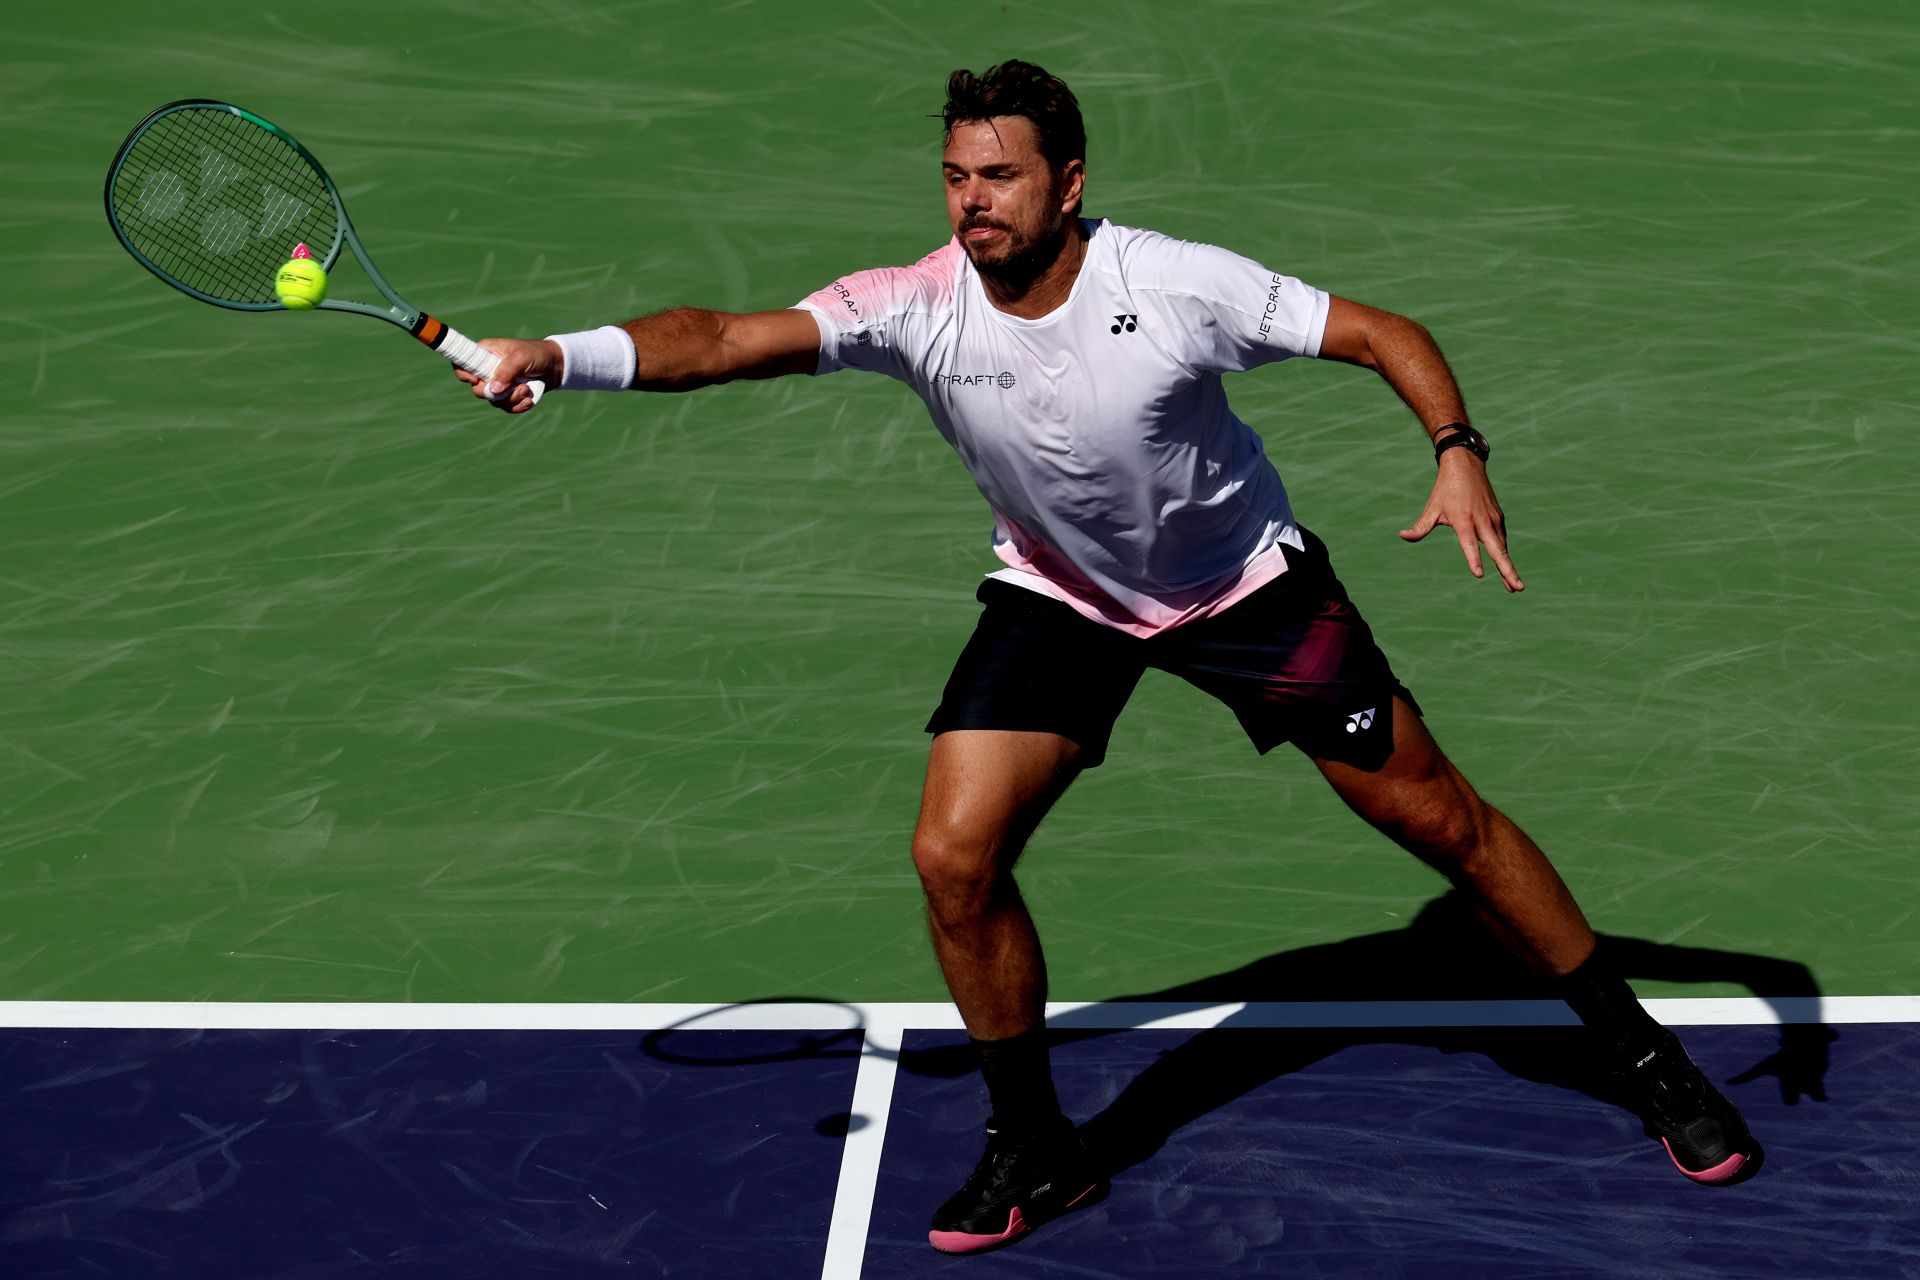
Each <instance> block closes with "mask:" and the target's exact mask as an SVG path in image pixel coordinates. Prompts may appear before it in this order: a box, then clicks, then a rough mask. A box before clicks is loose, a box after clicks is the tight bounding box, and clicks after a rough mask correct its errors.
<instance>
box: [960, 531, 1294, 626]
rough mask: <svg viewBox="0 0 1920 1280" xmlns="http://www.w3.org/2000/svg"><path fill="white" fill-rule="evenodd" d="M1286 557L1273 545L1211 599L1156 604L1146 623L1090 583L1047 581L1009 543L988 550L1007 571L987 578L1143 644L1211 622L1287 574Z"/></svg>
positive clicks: (1281, 548)
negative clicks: (1049, 598) (1173, 605)
mask: <svg viewBox="0 0 1920 1280" xmlns="http://www.w3.org/2000/svg"><path fill="white" fill-rule="evenodd" d="M1286 552H1287V546H1286V544H1285V543H1282V542H1275V543H1273V544H1272V545H1271V546H1269V547H1267V548H1266V549H1265V550H1264V551H1262V552H1260V554H1258V555H1256V556H1255V557H1254V558H1253V559H1251V560H1249V561H1248V562H1247V563H1246V565H1245V566H1244V567H1242V568H1241V570H1240V572H1239V574H1238V575H1237V576H1235V577H1234V578H1232V579H1231V580H1230V583H1229V585H1228V586H1226V587H1225V589H1223V590H1221V591H1219V592H1218V593H1217V594H1211V595H1203V597H1202V599H1201V600H1200V601H1199V602H1198V603H1196V604H1193V605H1189V606H1188V607H1186V608H1184V609H1173V608H1169V607H1167V606H1165V605H1156V607H1155V609H1154V614H1155V616H1154V617H1152V618H1141V617H1137V616H1135V615H1134V614H1133V613H1131V612H1130V611H1129V610H1127V609H1126V608H1124V607H1123V606H1121V605H1120V604H1119V603H1118V602H1117V601H1114V600H1111V599H1109V598H1108V597H1107V596H1105V595H1104V594H1102V593H1101V592H1099V591H1098V590H1097V589H1095V588H1094V587H1093V586H1092V584H1091V583H1089V584H1088V585H1087V586H1086V587H1084V588H1080V589H1078V590H1076V589H1075V588H1073V587H1071V586H1068V585H1067V584H1065V583H1062V582H1058V581H1056V580H1054V579H1053V578H1050V577H1048V576H1047V575H1046V574H1044V573H1042V572H1040V570H1039V568H1038V567H1037V566H1036V565H1034V563H1033V562H1032V561H1030V560H1026V559H1024V558H1022V557H1021V556H1020V554H1019V553H1018V552H1016V551H1015V550H1014V549H1013V545H1012V544H1011V543H1004V542H1003V543H1001V544H1000V545H998V546H996V547H995V548H994V553H995V554H996V555H998V556H999V557H1000V558H1001V559H1002V560H1004V561H1006V563H1007V568H1005V569H1002V570H1000V571H999V572H997V573H990V574H988V575H987V576H988V577H989V578H993V579H995V580H996V581H999V582H1006V583H1010V584H1012V585H1013V586H1016V587H1022V588H1025V589H1026V590H1028V591H1037V592H1039V593H1040V594H1041V595H1044V596H1052V597H1053V598H1054V599H1055V600H1058V601H1059V602H1060V603H1061V604H1064V605H1066V606H1067V607H1069V608H1071V609H1072V610H1073V611H1074V612H1075V613H1078V614H1080V615H1081V616H1083V617H1086V618H1089V619H1091V620H1093V621H1094V622H1097V623H1099V624H1100V625H1101V626H1103V627H1112V628H1113V629H1114V630H1115V631H1124V632H1125V633H1126V634H1128V635H1130V636H1139V637H1141V638H1142V639H1144V638H1145V637H1147V636H1152V635H1158V634H1159V633H1160V632H1162V631H1170V630H1172V629H1173V628H1174V627H1178V626H1183V625H1185V624H1186V623H1189V622H1194V621H1197V620H1198V619H1201V618H1208V617H1212V616H1213V615H1214V614H1216V613H1219V612H1220V611H1221V610H1223V609H1225V608H1227V607H1228V606H1229V605H1232V604H1234V603H1236V602H1238V601H1241V600H1244V599H1246V598H1247V597H1248V596H1250V595H1252V594H1253V593H1254V592H1256V591H1258V590H1259V589H1260V588H1261V587H1264V586H1266V585H1267V584H1268V583H1269V582H1272V581H1273V580H1274V579H1275V578H1277V577H1279V576H1280V575H1281V574H1283V573H1285V572H1286V571H1287V555H1286Z"/></svg>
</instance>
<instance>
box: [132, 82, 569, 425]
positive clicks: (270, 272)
mask: <svg viewBox="0 0 1920 1280" xmlns="http://www.w3.org/2000/svg"><path fill="white" fill-rule="evenodd" d="M106 201H107V221H108V222H110V223H112V224H113V233H114V234H115V235H116V236H118V237H119V238H120V243H121V244H123V245H125V246H126V249H127V252H128V253H130V254H132V255H133V256H134V259H135V260H136V261H138V262H139V263H140V265H141V266H143V267H145V268H146V269H147V270H149V271H151V272H153V274H155V275H157V276H159V277H160V278H161V279H162V280H165V281H166V282H167V283H168V284H170V285H172V286H173V287H174V288H176V289H178V290H180V292H182V293H184V294H186V295H187V296H189V297H193V298H198V299H200V301H202V302H211V303H212V304H213V305H214V306H216V307H227V308H230V309H232V310H234V311H283V310H285V309H286V308H285V307H283V306H282V305H281V303H280V300H279V299H278V298H277V297H275V296H274V292H273V280H274V275H275V273H276V271H277V270H278V268H279V266H280V264H281V263H283V262H285V261H286V260H287V259H288V258H289V257H291V256H292V250H293V247H294V245H295V244H296V243H304V244H306V245H309V246H311V251H312V253H313V256H314V258H315V259H316V260H318V261H319V262H320V264H321V266H322V268H323V269H325V270H326V271H328V272H329V273H331V272H332V270H333V266H334V263H335V262H336V261H337V260H338V259H339V257H340V251H341V249H342V248H347V249H351V250H352V251H353V256H354V257H355V258H356V259H358V260H359V263H360V266H361V267H362V269H364V270H365V271H366V273H367V278H368V279H369V280H371V281H372V282H373V286H374V288H376V289H378V290H379V291H380V293H381V295H382V296H383V297H384V298H385V299H386V302H385V304H384V305H382V304H381V303H378V302H353V301H349V300H346V299H339V298H334V297H331V296H329V297H328V298H326V299H325V300H324V301H323V302H321V303H320V308H321V309H322V310H327V311H351V312H354V313H355V314H358V315H363V316H374V317H376V318H378V319H381V320H385V321H386V322H387V323H389V324H396V325H399V326H400V327H401V328H402V329H405V330H406V331H407V332H408V333H410V334H412V335H413V336H414V337H416V338H418V339H419V340H420V341H421V342H424V343H425V344H426V345H427V346H429V347H431V348H433V350H435V351H438V352H439V353H440V354H441V355H442V356H445V357H446V358H447V359H448V360H451V361H452V362H453V363H454V364H456V365H458V366H460V368H462V369H465V370H466V371H467V372H468V373H471V374H474V375H476V376H478V377H481V378H491V377H492V376H493V371H494V370H495V369H496V368H498V367H499V364H500V357H499V356H496V355H494V354H493V353H492V352H491V351H488V350H486V349H485V348H483V347H481V346H480V345H479V344H478V343H476V342H474V341H473V340H472V339H471V338H468V337H467V336H466V335H465V334H462V333H461V332H460V331H459V330H457V329H454V328H452V327H451V326H449V325H447V324H446V323H445V322H443V321H441V320H439V319H436V318H435V317H433V316H430V315H428V314H427V313H426V312H424V311H422V310H420V309H419V308H418V307H415V306H413V305H412V304H411V303H409V302H408V301H407V300H406V299H405V298H402V297H401V296H400V294H399V293H398V292H397V291H396V290H395V289H394V287H393V286H392V285H390V284H388V283H387V281H386V278H385V277H384V276H382V275H381V274H380V272H379V270H378V269H377V268H376V267H375V266H374V265H373V259H372V258H370V257H369V256H368V255H367V251H366V248H365V246H363V245H362V244H361V243H360V237H359V236H358V235H356V234H354V230H353V223H352V222H351V221H349V220H348V218H347V207H346V205H345V204H343V203H341V200H340V193H339V192H338V191H337V190H335V189H334V185H333V179H331V178H329V177H328V176H327V171H326V170H325V169H323V168H321V167H320V162H319V161H318V160H316V159H314V158H313V154H312V153H311V152H310V151H308V150H307V149H306V148H305V147H303V146H301V145H300V144H299V143H298V142H296V141H295V140H294V139H293V137H292V136H291V135H289V134H288V133H287V132H286V131H285V130H284V129H281V128H280V127H279V126H278V125H275V124H271V123H269V122H268V121H266V120H263V119H261V118H260V117H259V116H257V115H255V114H253V112H251V111H243V110H241V109H240V108H239V107H236V106H232V105H231V104H229V103H225V102H212V101H208V100H205V99H189V100H187V101H184V102H170V103H168V104H167V105H166V106H164V107H161V108H159V109H158V110H156V111H154V112H153V113H152V114H151V115H149V116H148V117H147V118H146V119H144V120H142V121H141V122H140V123H139V124H137V125H135V126H134V128H133V132H132V133H129V134H128V135H127V140H126V141H125V142H123V143H121V144H120V153H119V154H118V155H116V156H114V158H113V167H112V168H111V169H109V170H107V188H106ZM322 245H325V246H326V251H325V254H324V256H323V255H322V254H321V251H320V247H321V246H322ZM528 385H529V386H531V387H532V388H533V393H534V396H535V398H536V399H538V397H539V396H540V394H541V393H542V392H543V391H544V390H545V389H546V388H545V386H544V384H542V383H539V382H531V383H529V384H528Z"/></svg>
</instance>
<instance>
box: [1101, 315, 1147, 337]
mask: <svg viewBox="0 0 1920 1280" xmlns="http://www.w3.org/2000/svg"><path fill="white" fill-rule="evenodd" d="M1139 319H1140V317H1139V316H1137V315H1120V316H1115V317H1114V318H1113V328H1111V329H1109V330H1107V332H1108V333H1119V332H1121V331H1122V330H1125V331H1126V332H1128V333H1132V332H1133V331H1134V330H1135V329H1138V328H1139V327H1140V325H1139V324H1138V321H1139Z"/></svg>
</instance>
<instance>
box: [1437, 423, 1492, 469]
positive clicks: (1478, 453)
mask: <svg viewBox="0 0 1920 1280" xmlns="http://www.w3.org/2000/svg"><path fill="white" fill-rule="evenodd" d="M1448 449H1465V450H1466V451H1467V452H1469V453H1471V454H1472V455H1473V456H1474V457H1476V458H1478V459H1480V461H1482V462H1485V461H1486V460H1487V455H1489V454H1491V453H1492V452H1493V446H1492V445H1490V444H1488V443H1487V438H1486V437H1485V436H1483V435H1481V434H1480V433H1479V432H1478V431H1475V430H1474V429H1473V428H1472V427H1468V426H1457V427H1455V428H1454V429H1453V430H1452V431H1450V432H1448V433H1447V434H1446V435H1444V436H1442V437H1440V440H1439V443H1437V444H1436V445H1435V446H1434V452H1435V453H1436V454H1438V453H1442V452H1444V451H1446V450H1448Z"/></svg>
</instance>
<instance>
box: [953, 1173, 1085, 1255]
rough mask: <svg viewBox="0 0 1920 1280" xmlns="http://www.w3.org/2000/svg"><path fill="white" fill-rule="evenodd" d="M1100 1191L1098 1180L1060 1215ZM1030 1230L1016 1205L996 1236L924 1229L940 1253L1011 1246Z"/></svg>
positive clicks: (973, 1251) (971, 1251) (1061, 1211)
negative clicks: (1005, 1227) (1003, 1227)
mask: <svg viewBox="0 0 1920 1280" xmlns="http://www.w3.org/2000/svg"><path fill="white" fill-rule="evenodd" d="M1099 1190H1101V1184H1100V1183H1098V1182H1096V1183H1094V1184H1093V1185H1092V1186H1090V1187H1088V1188H1087V1189H1086V1190H1085V1191H1082V1192H1081V1193H1080V1194H1079V1195H1077V1196H1075V1197H1074V1198H1073V1200H1072V1201H1071V1202H1070V1203H1069V1204H1068V1205H1067V1207H1066V1208H1064V1209H1062V1210H1060V1214H1066V1213H1069V1212H1071V1211H1073V1210H1074V1209H1078V1208H1079V1207H1080V1206H1081V1205H1082V1204H1085V1203H1086V1202H1087V1200H1088V1198H1089V1197H1091V1196H1092V1195H1093V1193H1094V1192H1096V1191H1099ZM1055 1216H1059V1215H1055ZM1049 1221H1051V1219H1049ZM1032 1230H1033V1228H1032V1227H1031V1226H1029V1225H1027V1220H1026V1218H1025V1217H1023V1216H1022V1215H1021V1213H1020V1206H1018V1205H1015V1206H1014V1207H1013V1210H1012V1212H1010V1213H1008V1214H1007V1229H1006V1230H1005V1231H1002V1232H1000V1233H999V1234H998V1235H983V1234H980V1233H977V1232H972V1231H929V1232H927V1243H928V1244H930V1245H932V1246H933V1247H934V1248H936V1249H938V1250H939V1251H940V1252H941V1253H963V1254H964V1253H985V1252H986V1251H987V1250H989V1249H998V1248H1001V1247H1002V1246H1004V1245H1010V1244H1012V1243H1013V1242H1014V1241H1015V1240H1018V1239H1019V1238H1020V1237H1021V1236H1024V1235H1027V1234H1029V1233H1031V1232H1032Z"/></svg>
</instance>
